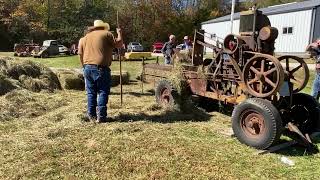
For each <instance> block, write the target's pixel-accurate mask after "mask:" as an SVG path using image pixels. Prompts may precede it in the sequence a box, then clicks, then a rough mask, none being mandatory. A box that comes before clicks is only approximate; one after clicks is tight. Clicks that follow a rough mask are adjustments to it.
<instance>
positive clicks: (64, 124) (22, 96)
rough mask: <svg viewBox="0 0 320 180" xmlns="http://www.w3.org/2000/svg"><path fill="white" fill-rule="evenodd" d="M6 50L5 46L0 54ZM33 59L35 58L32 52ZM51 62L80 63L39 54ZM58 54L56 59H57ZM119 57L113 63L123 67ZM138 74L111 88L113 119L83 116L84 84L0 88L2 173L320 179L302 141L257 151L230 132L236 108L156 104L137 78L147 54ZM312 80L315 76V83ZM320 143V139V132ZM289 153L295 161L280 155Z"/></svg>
mask: <svg viewBox="0 0 320 180" xmlns="http://www.w3.org/2000/svg"><path fill="white" fill-rule="evenodd" d="M0 55H1V54H0ZM31 59H32V58H31ZM32 60H34V61H37V62H41V63H43V64H46V65H48V66H51V67H56V68H62V67H68V68H74V67H75V68H80V66H79V63H78V59H77V56H71V57H59V58H50V59H47V60H43V59H32ZM51 61H54V62H51ZM118 66H119V65H118V62H114V63H113V66H112V69H113V70H117V68H118ZM123 68H124V70H126V71H128V72H129V73H131V78H132V81H131V83H130V84H129V85H125V86H124V105H123V106H122V107H121V106H120V94H119V92H120V89H119V87H115V88H112V91H111V95H110V101H109V104H108V113H109V116H110V117H111V118H112V119H113V120H112V122H109V123H105V124H94V123H88V122H83V121H82V116H83V114H84V113H85V109H86V96H85V92H83V91H57V92H55V93H46V92H41V93H31V92H28V91H13V92H10V93H8V94H6V95H5V96H0V109H1V112H0V113H6V112H5V111H8V112H10V113H9V114H12V115H13V118H11V119H9V120H6V121H0V154H1V155H0V163H1V166H0V179H318V178H319V177H320V165H319V164H320V155H319V154H314V155H306V154H305V152H304V149H303V148H301V147H291V148H288V149H286V150H283V151H280V152H277V153H272V154H266V155H256V154H255V153H256V152H257V151H256V150H255V149H253V148H250V147H247V146H245V145H242V144H240V143H239V142H238V141H237V139H236V138H232V137H230V136H227V135H224V133H222V132H224V131H226V130H227V129H229V128H230V126H231V124H230V116H228V115H224V114H221V113H218V112H210V113H203V114H192V113H188V112H183V113H182V112H179V111H168V110H165V109H162V108H160V107H158V106H157V105H156V104H155V101H154V96H153V92H152V90H153V84H145V86H144V93H142V92H141V84H140V82H138V81H135V80H134V79H135V76H136V75H137V74H138V73H139V72H140V68H141V62H137V61H136V62H124V63H123ZM308 86H310V83H309V85H308ZM317 146H318V147H319V146H320V141H319V139H318V140H317ZM282 156H286V157H288V158H289V159H291V160H293V161H294V162H295V165H294V166H288V165H286V164H283V163H282V162H281V161H280V158H281V157H282Z"/></svg>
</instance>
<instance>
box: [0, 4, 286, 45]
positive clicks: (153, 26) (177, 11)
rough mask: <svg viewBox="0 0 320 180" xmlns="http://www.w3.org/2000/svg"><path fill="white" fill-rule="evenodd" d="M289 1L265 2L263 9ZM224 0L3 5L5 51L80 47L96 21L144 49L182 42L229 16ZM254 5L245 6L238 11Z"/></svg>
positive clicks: (0, 24) (0, 22) (0, 27)
mask: <svg viewBox="0 0 320 180" xmlns="http://www.w3.org/2000/svg"><path fill="white" fill-rule="evenodd" d="M288 1H290V0H287V1H286V0H282V1H281V0H263V1H262V0H261V2H259V3H260V4H261V5H262V6H267V5H270V4H279V3H284V2H288ZM229 2H230V1H225V0H0V50H12V47H13V44H14V43H17V42H21V41H24V40H27V41H28V40H29V41H30V40H33V41H34V42H37V43H41V42H42V41H43V40H45V39H57V40H59V41H60V43H62V44H65V45H67V46H69V45H70V44H72V43H74V42H77V41H78V39H79V38H80V37H81V36H82V35H83V31H84V29H85V28H86V27H87V26H90V25H92V24H93V21H94V20H95V19H102V20H104V21H106V22H108V23H109V24H110V26H111V30H114V29H115V28H116V26H117V22H116V14H117V11H118V12H119V24H120V26H121V28H122V29H123V32H124V40H125V42H126V43H128V42H129V41H140V42H142V43H143V45H144V46H145V47H150V45H151V44H152V43H153V42H155V41H165V40H167V37H168V35H169V34H171V33H172V34H175V35H177V37H178V39H182V37H183V36H185V35H192V33H193V30H194V29H195V28H199V27H200V24H201V22H203V21H206V20H208V19H211V18H215V17H218V16H222V15H225V14H228V13H230V6H231V5H230V3H229ZM250 6H252V3H243V4H242V5H239V4H238V6H237V10H238V11H239V10H241V9H246V8H248V7H250Z"/></svg>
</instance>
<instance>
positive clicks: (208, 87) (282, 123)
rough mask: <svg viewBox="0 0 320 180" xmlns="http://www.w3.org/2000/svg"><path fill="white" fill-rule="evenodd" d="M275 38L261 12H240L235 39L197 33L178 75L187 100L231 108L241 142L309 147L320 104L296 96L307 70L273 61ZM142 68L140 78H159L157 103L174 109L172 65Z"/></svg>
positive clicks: (285, 60) (295, 60) (294, 62)
mask: <svg viewBox="0 0 320 180" xmlns="http://www.w3.org/2000/svg"><path fill="white" fill-rule="evenodd" d="M277 37H278V30H277V29H276V28H274V27H272V26H271V23H270V21H269V19H268V17H267V16H266V15H264V14H263V13H262V12H261V11H259V10H256V9H252V10H250V11H246V12H241V16H240V33H239V35H235V34H230V35H228V36H226V37H225V39H224V40H223V41H220V42H219V41H218V40H217V39H216V38H212V35H211V36H209V34H208V33H205V32H204V31H195V36H194V46H193V52H192V60H191V64H185V65H183V66H182V67H183V71H182V74H183V77H184V78H185V80H186V82H187V85H188V89H189V90H190V92H191V95H197V96H200V97H206V98H208V99H211V100H212V101H218V102H223V103H225V104H230V105H234V106H235V108H234V110H233V113H232V128H233V131H234V133H235V136H236V137H237V138H238V140H239V141H241V142H242V143H244V144H247V145H249V146H252V147H255V148H257V149H267V148H269V147H270V146H272V145H273V144H275V143H276V142H277V141H278V140H279V139H280V136H281V135H282V134H288V135H290V136H291V137H295V138H296V139H297V140H299V141H300V142H303V144H305V145H306V146H307V147H308V148H313V147H314V146H313V144H312V142H311V138H310V136H309V135H310V134H311V133H313V132H316V131H317V130H318V129H319V128H320V123H319V121H320V113H319V112H320V108H319V103H318V102H317V101H316V100H315V99H314V98H313V97H311V96H309V95H307V94H303V93H300V91H301V90H302V89H303V88H304V87H305V86H306V85H307V83H308V80H309V70H308V66H307V64H306V63H305V62H304V60H303V59H301V58H299V57H296V56H291V55H286V56H281V57H278V58H276V57H275V56H274V49H275V46H274V45H275V40H276V39H277ZM204 47H206V48H211V49H213V51H214V53H213V54H214V55H213V58H211V59H204V57H203V52H204ZM143 64H144V65H143V74H142V75H143V77H144V78H145V79H147V80H148V79H149V80H150V79H157V85H156V87H155V95H156V99H157V102H158V103H161V104H166V105H172V104H173V103H174V98H175V97H174V93H173V91H175V87H174V85H172V83H170V80H169V79H170V78H168V76H170V72H171V71H172V69H173V66H174V65H172V66H170V65H169V66H168V65H167V66H166V65H160V64H158V63H155V64H146V63H143Z"/></svg>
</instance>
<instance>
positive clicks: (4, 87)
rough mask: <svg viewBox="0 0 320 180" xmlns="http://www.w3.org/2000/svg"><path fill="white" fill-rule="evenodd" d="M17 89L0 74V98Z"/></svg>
mask: <svg viewBox="0 0 320 180" xmlns="http://www.w3.org/2000/svg"><path fill="white" fill-rule="evenodd" d="M16 88H17V87H16V86H15V85H14V84H13V82H11V81H10V80H8V79H7V78H6V77H5V76H3V75H1V74H0V96H2V95H4V94H6V93H8V92H10V91H12V90H14V89H16Z"/></svg>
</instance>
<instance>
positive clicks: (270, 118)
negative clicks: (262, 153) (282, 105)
mask: <svg viewBox="0 0 320 180" xmlns="http://www.w3.org/2000/svg"><path fill="white" fill-rule="evenodd" d="M282 128H283V127H282V120H281V117H280V114H279V112H278V110H277V109H276V108H275V107H274V106H273V105H272V104H271V103H270V102H269V101H267V100H264V99H258V98H251V99H247V100H246V101H244V102H242V103H241V104H239V105H237V106H236V107H235V109H234V110H233V113H232V129H233V131H234V134H235V135H236V137H237V138H238V140H239V141H240V142H241V143H244V144H246V145H248V146H251V147H254V148H257V149H266V148H268V147H270V146H271V145H273V144H274V143H275V142H277V141H278V140H279V138H280V135H281V133H282Z"/></svg>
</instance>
